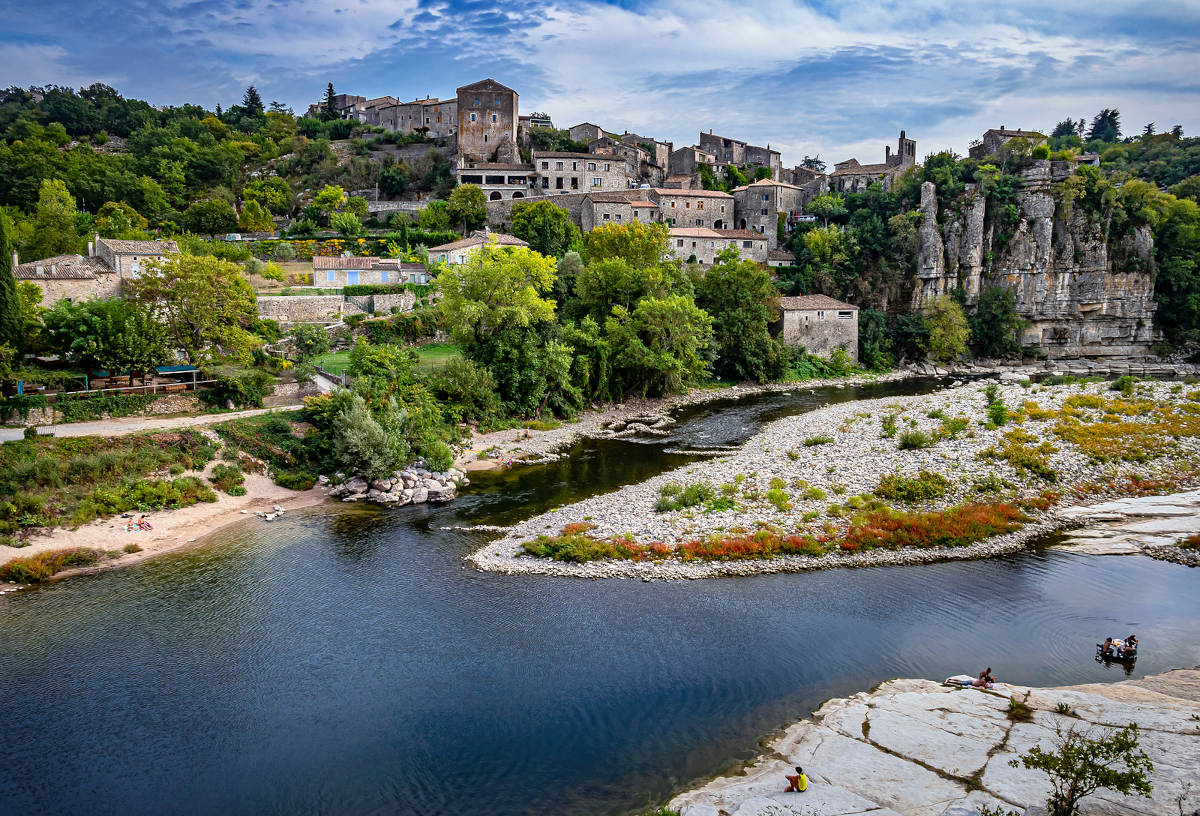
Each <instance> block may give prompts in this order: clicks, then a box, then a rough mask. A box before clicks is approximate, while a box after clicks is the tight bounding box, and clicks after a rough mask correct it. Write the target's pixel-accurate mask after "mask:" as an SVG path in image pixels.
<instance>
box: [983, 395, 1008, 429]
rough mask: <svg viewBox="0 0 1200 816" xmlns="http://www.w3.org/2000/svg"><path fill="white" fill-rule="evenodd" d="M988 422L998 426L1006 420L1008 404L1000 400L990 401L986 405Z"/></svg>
mask: <svg viewBox="0 0 1200 816" xmlns="http://www.w3.org/2000/svg"><path fill="white" fill-rule="evenodd" d="M987 417H988V422H990V423H991V424H992V425H994V426H996V427H1000V426H1001V425H1004V424H1006V423H1007V422H1008V406H1007V405H1005V404H1004V403H1003V402H1002V401H1000V400H996V401H995V402H993V403H990V404H989V405H988V407H987Z"/></svg>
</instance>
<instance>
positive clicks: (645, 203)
mask: <svg viewBox="0 0 1200 816" xmlns="http://www.w3.org/2000/svg"><path fill="white" fill-rule="evenodd" d="M629 203H630V204H632V205H633V206H634V207H653V208H654V209H656V210H657V209H658V205H657V204H655V203H654V202H653V201H630V202H629Z"/></svg>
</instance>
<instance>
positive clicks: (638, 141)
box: [621, 131, 675, 173]
mask: <svg viewBox="0 0 1200 816" xmlns="http://www.w3.org/2000/svg"><path fill="white" fill-rule="evenodd" d="M621 141H622V142H624V143H625V144H628V145H637V146H639V147H641V148H642V149H643V150H647V148H649V150H648V151H647V152H648V153H649V154H650V163H651V164H654V165H657V166H658V167H661V168H662V170H663V172H664V173H665V172H666V170H667V165H668V164H670V163H671V151H672V150H674V149H675V145H674V144H672V143H671V142H660V141H659V140H658V139H652V138H650V137H649V136H639V135H638V134H636V133H629V132H628V131H626V132H625V133H622V134H621Z"/></svg>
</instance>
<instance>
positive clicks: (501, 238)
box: [429, 232, 529, 254]
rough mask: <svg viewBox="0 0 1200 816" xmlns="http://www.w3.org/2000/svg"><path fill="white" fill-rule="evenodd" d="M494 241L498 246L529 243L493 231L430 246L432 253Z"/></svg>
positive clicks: (523, 245) (468, 247)
mask: <svg viewBox="0 0 1200 816" xmlns="http://www.w3.org/2000/svg"><path fill="white" fill-rule="evenodd" d="M492 242H494V243H495V244H497V245H498V246H517V247H527V246H529V244H527V243H525V242H524V241H522V240H521V239H520V238H518V237H517V236H515V235H505V234H504V233H502V232H491V233H488V234H487V235H472V236H470V237H468V238H460V239H459V240H457V241H452V242H450V243H448V244H442V245H441V246H435V247H430V248H429V252H430V254H432V253H434V252H452V251H453V250H456V249H470V248H471V247H476V246H483V245H484V244H487V243H492Z"/></svg>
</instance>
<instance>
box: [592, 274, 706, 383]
mask: <svg viewBox="0 0 1200 816" xmlns="http://www.w3.org/2000/svg"><path fill="white" fill-rule="evenodd" d="M605 333H606V334H607V335H608V338H609V345H610V348H611V349H612V353H613V356H612V366H613V369H614V376H615V377H616V379H617V381H618V383H619V385H620V391H621V392H622V393H630V392H634V393H638V394H642V395H644V396H659V395H662V394H672V393H679V392H682V391H683V390H685V389H686V388H687V387H688V386H689V385H692V384H693V383H695V382H696V381H697V380H699V379H700V378H702V377H703V376H704V375H705V374H706V373H707V371H708V359H707V358H708V353H709V351H710V350H711V346H712V318H711V317H710V316H709V315H708V313H707V312H705V311H704V310H703V309H701V308H699V307H698V306H696V304H695V303H694V302H693V301H692V299H691V298H689V297H687V296H685V295H668V296H667V297H664V298H650V297H648V298H642V299H641V300H640V301H638V305H637V307H636V308H635V309H634V310H633V311H632V312H629V311H626V310H625V309H624V308H623V307H620V306H618V307H617V308H616V309H614V310H613V314H612V316H611V317H609V318H608V320H606V321H605Z"/></svg>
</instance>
